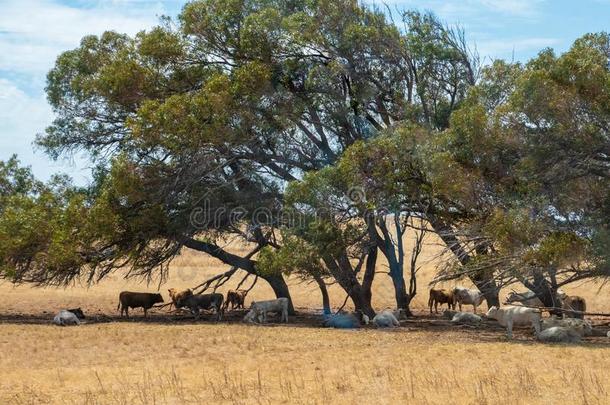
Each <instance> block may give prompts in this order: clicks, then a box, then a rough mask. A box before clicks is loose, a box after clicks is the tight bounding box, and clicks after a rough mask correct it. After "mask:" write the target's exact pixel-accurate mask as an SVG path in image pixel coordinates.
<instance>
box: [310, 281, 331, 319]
mask: <svg viewBox="0 0 610 405" xmlns="http://www.w3.org/2000/svg"><path fill="white" fill-rule="evenodd" d="M313 279H314V280H315V281H316V283H317V284H318V287H320V294H322V308H323V311H324V315H330V314H331V313H332V312H331V309H330V297H329V296H328V288H326V283H325V282H324V279H323V278H322V277H320V276H318V275H315V276H313Z"/></svg>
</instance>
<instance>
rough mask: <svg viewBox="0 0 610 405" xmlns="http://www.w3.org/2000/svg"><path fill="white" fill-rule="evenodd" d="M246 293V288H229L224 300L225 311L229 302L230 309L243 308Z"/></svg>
mask: <svg viewBox="0 0 610 405" xmlns="http://www.w3.org/2000/svg"><path fill="white" fill-rule="evenodd" d="M247 294H248V291H247V290H229V292H228V293H227V300H226V301H225V305H224V309H225V311H226V310H227V308H229V304H231V311H232V310H234V309H235V308H236V307H237V309H239V308H245V306H244V304H245V303H246V295H247Z"/></svg>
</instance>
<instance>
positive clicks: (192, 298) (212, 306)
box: [176, 293, 224, 321]
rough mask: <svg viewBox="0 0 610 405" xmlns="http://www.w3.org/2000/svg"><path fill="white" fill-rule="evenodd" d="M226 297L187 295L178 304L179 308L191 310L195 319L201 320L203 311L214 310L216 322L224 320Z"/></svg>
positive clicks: (220, 295) (218, 295) (214, 294)
mask: <svg viewBox="0 0 610 405" xmlns="http://www.w3.org/2000/svg"><path fill="white" fill-rule="evenodd" d="M223 300H224V297H223V296H222V294H218V293H212V294H197V295H193V294H191V295H187V296H186V297H182V298H181V299H180V300H178V302H177V303H176V306H177V307H178V308H182V307H187V308H188V309H190V310H191V314H193V315H195V318H197V319H199V315H200V312H201V310H202V309H204V310H212V311H214V312H215V313H216V320H217V321H220V320H221V319H222V302H223Z"/></svg>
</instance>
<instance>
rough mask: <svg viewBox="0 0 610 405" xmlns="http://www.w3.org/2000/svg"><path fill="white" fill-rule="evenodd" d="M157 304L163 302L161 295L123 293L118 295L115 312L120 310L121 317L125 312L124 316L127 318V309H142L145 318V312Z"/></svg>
mask: <svg viewBox="0 0 610 405" xmlns="http://www.w3.org/2000/svg"><path fill="white" fill-rule="evenodd" d="M158 302H163V297H162V296H161V294H155V293H140V292H131V291H123V292H121V293H120V294H119V305H118V306H117V308H116V309H117V311H118V309H119V308H120V309H121V316H123V311H125V315H126V316H127V318H129V308H144V317H145V318H146V316H147V311H148V310H149V309H150V308H152V306H153V305H155V304H156V303H158Z"/></svg>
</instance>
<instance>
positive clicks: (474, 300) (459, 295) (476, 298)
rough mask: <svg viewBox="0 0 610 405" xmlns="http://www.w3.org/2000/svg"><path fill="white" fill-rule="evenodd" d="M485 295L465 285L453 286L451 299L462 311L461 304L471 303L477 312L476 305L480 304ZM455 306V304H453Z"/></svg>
mask: <svg viewBox="0 0 610 405" xmlns="http://www.w3.org/2000/svg"><path fill="white" fill-rule="evenodd" d="M484 298H485V297H484V296H483V294H482V293H481V292H480V291H478V290H470V289H468V288H465V287H455V288H454V289H453V300H454V303H457V304H458V305H459V308H460V312H462V304H465V305H472V306H473V307H474V313H475V314H476V313H477V306H479V305H481V303H482V302H483V299H484ZM454 308H455V304H454Z"/></svg>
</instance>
